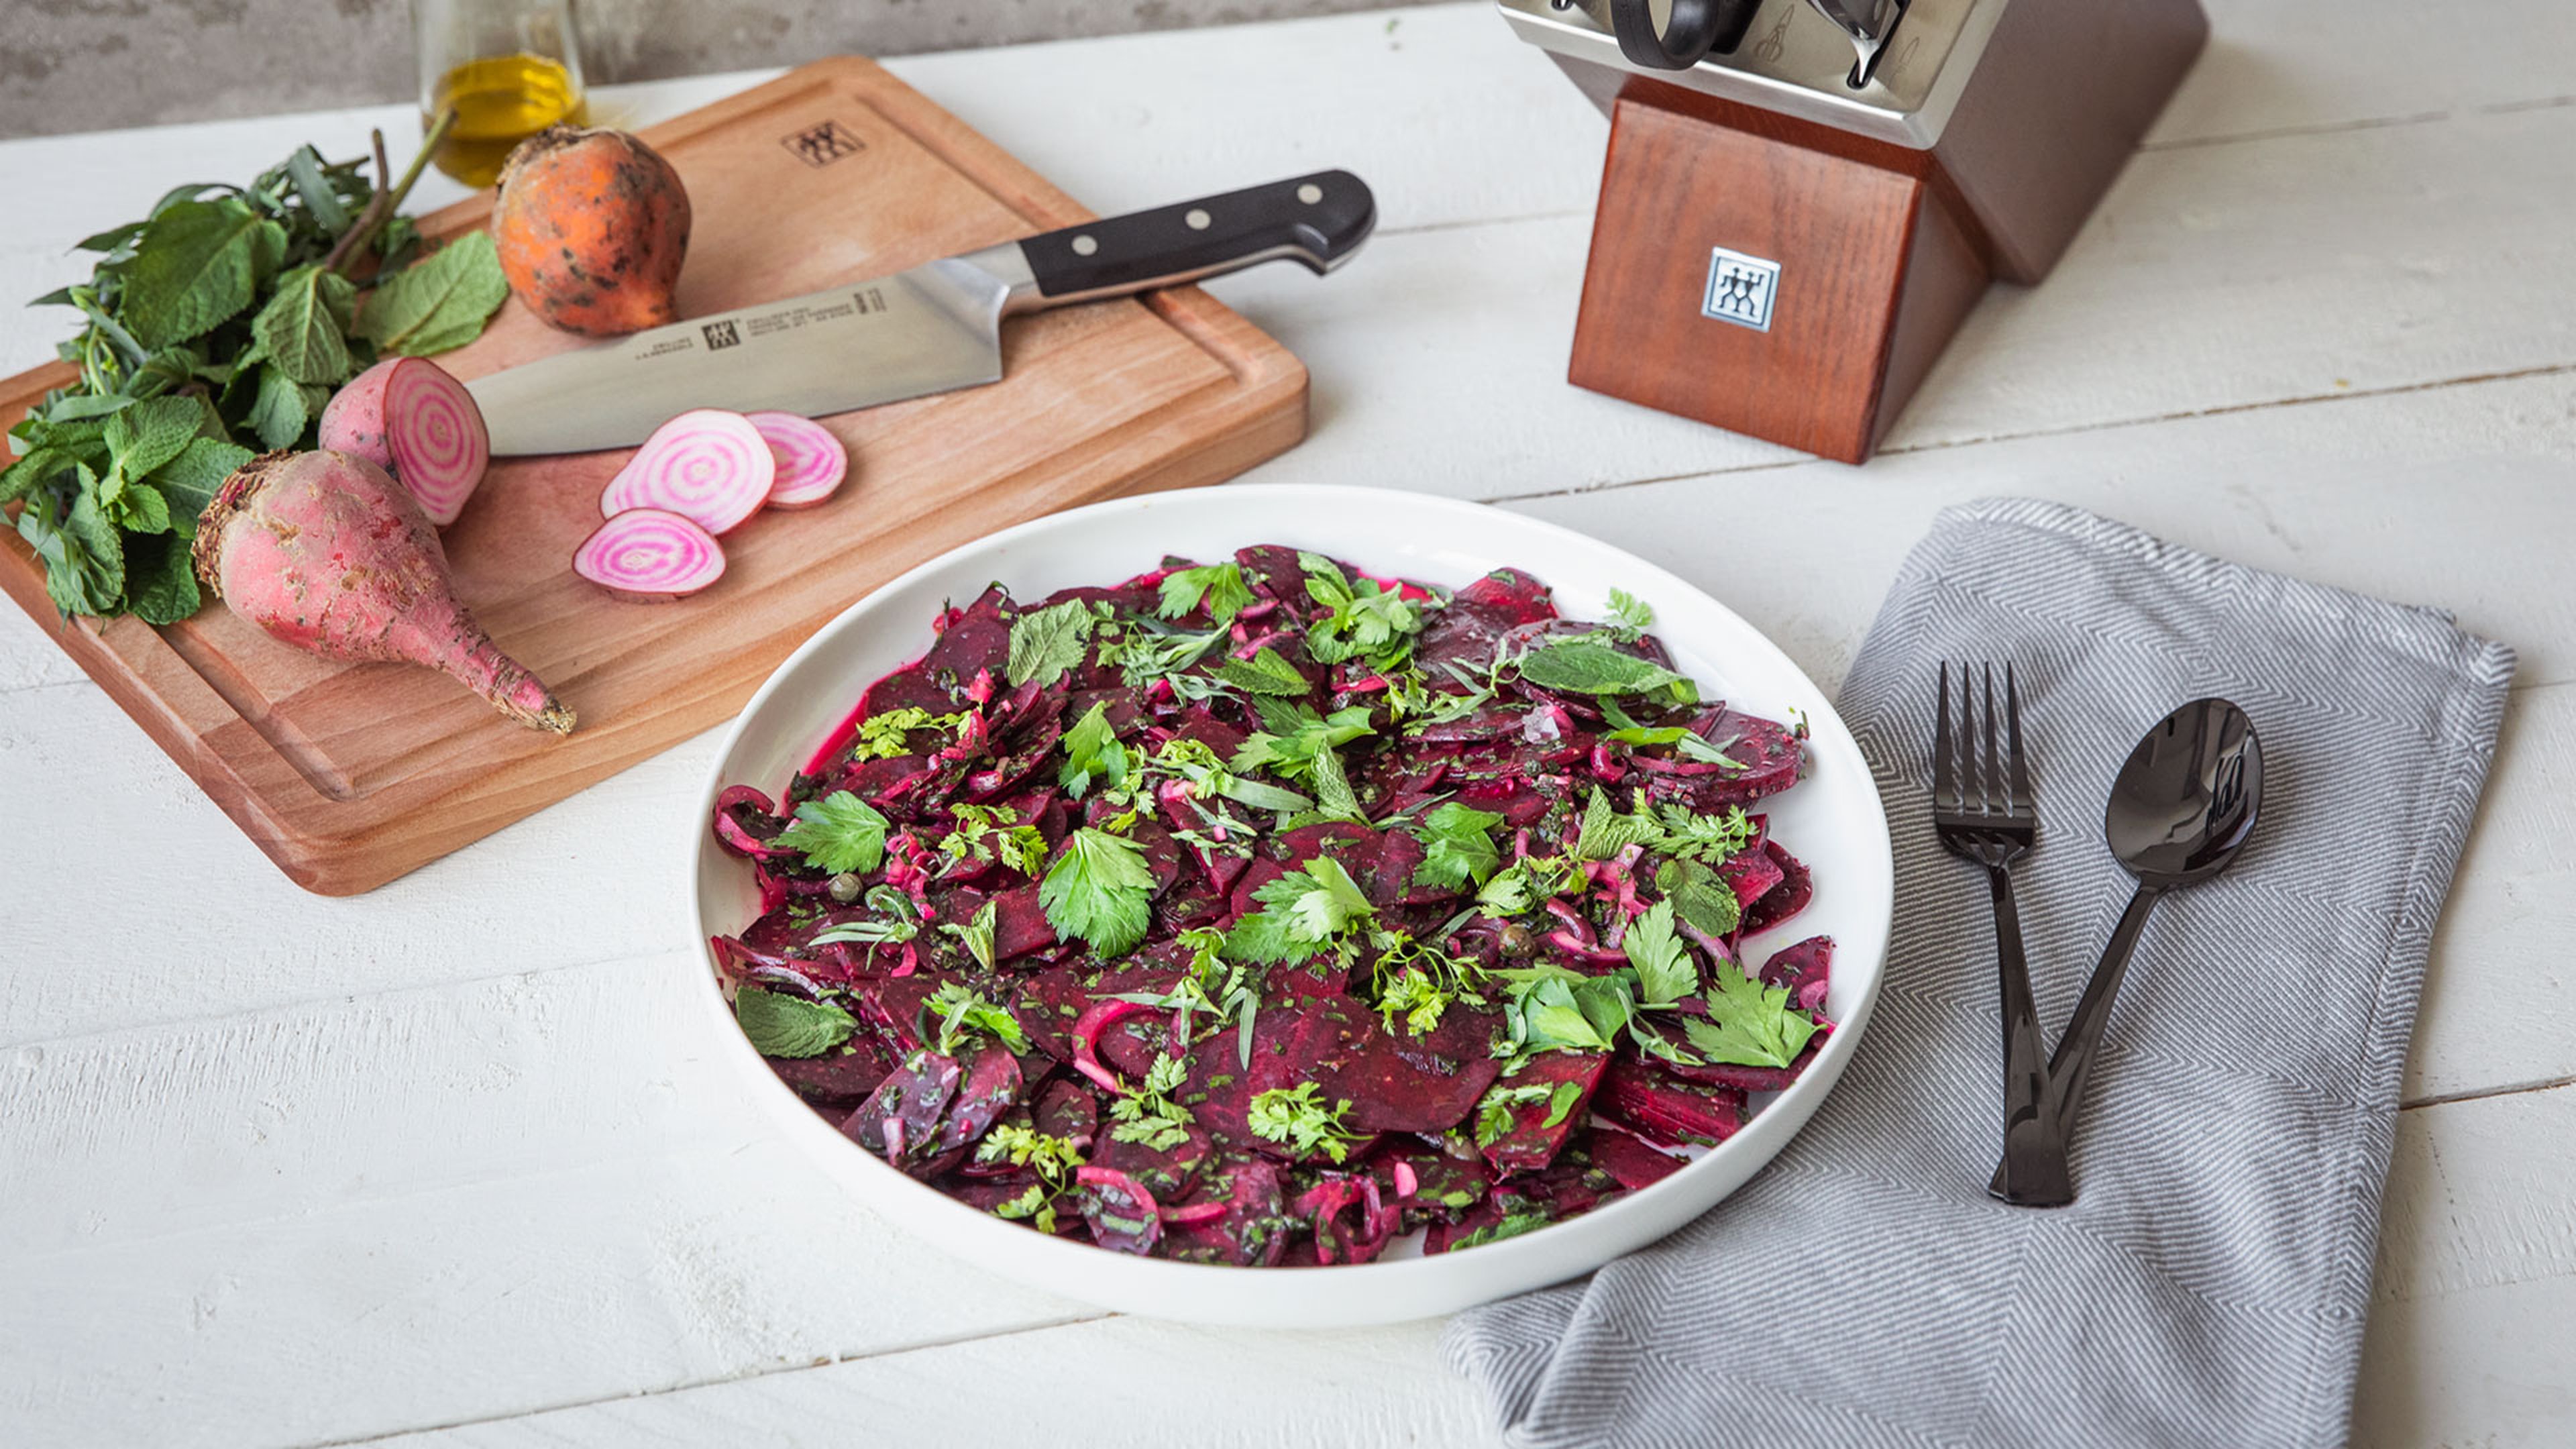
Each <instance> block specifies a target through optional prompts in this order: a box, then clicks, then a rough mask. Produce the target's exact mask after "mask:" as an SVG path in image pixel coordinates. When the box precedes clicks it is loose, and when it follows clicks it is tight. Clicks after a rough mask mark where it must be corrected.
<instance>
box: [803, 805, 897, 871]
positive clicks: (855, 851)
mask: <svg viewBox="0 0 2576 1449" xmlns="http://www.w3.org/2000/svg"><path fill="white" fill-rule="evenodd" d="M887 828H888V823H887V821H886V818H885V817H884V816H883V815H880V814H878V813H877V810H876V807H875V806H873V805H870V804H869V803H868V802H866V801H865V800H862V799H860V798H859V797H858V796H856V795H853V794H851V793H850V792H849V791H847V790H835V791H833V792H832V793H831V794H829V795H826V796H824V797H823V798H822V799H820V800H808V801H806V802H805V803H804V804H802V805H799V806H797V807H796V819H795V821H794V822H793V823H792V824H790V825H789V826H788V827H787V828H786V829H785V830H782V831H780V832H778V839H777V843H778V844H780V845H783V846H786V847H787V848H789V849H790V850H801V851H803V852H805V863H806V864H807V865H810V866H812V867H814V868H815V869H816V870H828V871H830V872H832V873H833V874H834V875H839V874H841V873H842V872H844V871H857V872H859V873H860V874H862V875H864V874H866V873H867V872H869V871H872V870H875V869H876V868H877V867H878V866H879V865H881V864H883V863H884V862H885V842H886V830H887Z"/></svg>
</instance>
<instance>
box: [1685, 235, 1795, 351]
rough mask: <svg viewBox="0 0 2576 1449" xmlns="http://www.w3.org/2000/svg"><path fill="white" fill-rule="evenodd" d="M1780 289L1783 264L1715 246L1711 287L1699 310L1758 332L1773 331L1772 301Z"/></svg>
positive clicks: (1710, 267)
mask: <svg viewBox="0 0 2576 1449" xmlns="http://www.w3.org/2000/svg"><path fill="white" fill-rule="evenodd" d="M1779 290H1780V264H1779V263H1778V262H1775V261H1771V260H1768V259H1767V258H1763V257H1756V256H1749V255H1747V254H1745V253H1743V252H1734V251H1728V250H1727V249H1726V248H1724V247H1711V248H1710V249H1709V258H1708V290H1707V292H1706V293H1704V294H1703V295H1702V296H1701V298H1700V304H1699V313H1700V315H1701V316H1703V317H1714V318H1716V319H1717V320H1718V321H1720V322H1732V323H1734V324H1735V325H1736V326H1738V327H1750V328H1752V329H1753V330H1754V331H1756V332H1768V331H1770V330H1771V303H1772V301H1773V300H1774V298H1775V297H1776V295H1777V294H1778V292H1779Z"/></svg>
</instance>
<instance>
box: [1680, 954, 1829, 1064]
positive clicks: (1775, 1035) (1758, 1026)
mask: <svg viewBox="0 0 2576 1449" xmlns="http://www.w3.org/2000/svg"><path fill="white" fill-rule="evenodd" d="M1788 1001H1789V988H1787V987H1785V986H1771V987H1765V986H1764V985H1763V984H1762V983H1761V982H1759V981H1757V980H1753V979H1751V978H1749V977H1747V976H1746V975H1745V974H1744V973H1743V972H1742V971H1739V970H1737V969H1736V967H1735V963H1734V962H1732V961H1720V962H1718V963H1717V971H1716V972H1715V974H1714V977H1713V989H1712V990H1711V991H1710V992H1709V993H1708V1018H1707V1019H1706V1020H1704V1021H1703V1020H1701V1019H1700V1018H1698V1017H1687V1018H1684V1019H1683V1021H1682V1032H1683V1034H1684V1035H1686V1036H1688V1037H1689V1038H1690V1043H1691V1045H1692V1046H1695V1047H1697V1048H1699V1050H1700V1051H1701V1053H1702V1054H1703V1055H1705V1056H1706V1057H1707V1058H1708V1059H1709V1060H1710V1061H1712V1062H1725V1063H1730V1064H1732V1065H1735V1066H1742V1067H1785V1066H1787V1065H1789V1064H1790V1063H1791V1062H1793V1061H1796V1060H1797V1058H1798V1053H1799V1052H1801V1051H1803V1050H1805V1048H1806V1045H1807V1039H1808V1038H1810V1037H1812V1036H1814V1035H1815V1034H1816V1023H1815V1022H1814V1021H1813V1020H1811V1019H1809V1018H1808V1017H1807V1016H1806V1014H1805V1013H1803V1012H1798V1011H1792V1010H1790V1009H1789V1006H1788Z"/></svg>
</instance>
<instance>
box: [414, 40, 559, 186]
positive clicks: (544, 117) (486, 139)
mask: <svg viewBox="0 0 2576 1449" xmlns="http://www.w3.org/2000/svg"><path fill="white" fill-rule="evenodd" d="M449 106H454V107H455V108H456V125H455V127H454V128H453V129H452V130H450V131H449V132H448V133H447V143H446V144H445V145H443V146H441V147H439V148H438V156H437V164H438V169H439V170H441V171H444V172H446V173H447V174H448V175H450V176H453V177H455V178H456V179H457V180H459V181H462V182H464V183H465V184H466V185H468V186H489V185H491V184H492V183H493V182H494V181H496V180H498V179H499V178H500V175H501V162H502V160H503V159H504V158H506V157H507V156H508V155H509V154H510V148H512V147H514V146H516V145H518V144H519V143H520V142H521V141H524V140H526V139H528V138H529V137H530V136H533V135H535V134H536V133H538V132H539V131H542V130H544V129H545V128H546V127H548V126H551V125H554V124H556V123H557V122H564V123H569V124H571V125H575V126H578V125H582V124H584V123H585V122H586V121H587V120H588V118H589V108H588V106H587V105H586V104H585V103H584V101H583V98H582V94H581V82H580V81H578V80H576V79H574V77H573V75H572V73H571V72H570V71H569V70H567V69H566V68H565V66H564V64H563V62H561V61H559V60H549V59H547V58H546V57H544V56H542V55H495V56H487V57H485V58H483V59H481V60H469V61H467V62H465V63H464V64H463V65H460V66H458V67H456V68H455V69H454V70H451V71H449V72H448V73H447V74H446V75H445V76H444V77H442V78H441V79H440V80H439V83H438V85H437V87H436V89H435V90H433V91H432V92H431V94H430V102H429V107H428V110H427V112H426V113H425V114H424V115H423V116H422V118H421V124H422V126H423V127H424V128H426V127H427V126H428V125H430V124H431V123H432V121H434V120H435V118H436V117H437V115H438V113H439V112H440V111H442V110H445V109H446V108H448V107H449Z"/></svg>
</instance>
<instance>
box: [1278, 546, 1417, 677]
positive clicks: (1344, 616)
mask: <svg viewBox="0 0 2576 1449" xmlns="http://www.w3.org/2000/svg"><path fill="white" fill-rule="evenodd" d="M1297 564H1298V566H1299V567H1300V568H1303V569H1304V570H1305V571H1306V595H1307V597H1308V598H1311V599H1313V600H1314V601H1315V602H1316V603H1318V604H1321V605H1323V606H1324V607H1325V608H1326V609H1327V610H1329V611H1330V612H1329V613H1327V614H1325V615H1324V616H1323V617H1322V618H1319V619H1317V620H1316V621H1315V622H1314V624H1313V625H1312V626H1311V627H1309V628H1308V629H1307V631H1306V652H1307V653H1309V654H1312V655H1314V656H1315V658H1317V659H1318V660H1321V661H1322V662H1324V663H1326V664H1339V663H1341V662H1342V661H1343V660H1345V659H1352V658H1358V657H1361V656H1365V657H1366V660H1367V662H1368V664H1369V667H1370V668H1372V669H1376V670H1378V671H1380V672H1384V671H1386V670H1389V669H1393V668H1395V667H1397V666H1399V665H1401V664H1402V663H1403V662H1404V656H1405V655H1406V654H1407V653H1408V652H1409V651H1410V649H1411V647H1412V636H1413V635H1415V634H1418V633H1421V632H1422V623H1423V617H1422V609H1421V606H1420V605H1418V604H1416V603H1414V602H1413V601H1412V600H1410V599H1407V598H1405V597H1404V591H1403V588H1402V586H1401V585H1393V586H1390V585H1386V584H1381V583H1379V582H1378V581H1376V580H1375V579H1359V580H1357V581H1354V580H1352V579H1351V578H1349V577H1348V576H1346V575H1345V574H1343V572H1342V566H1341V565H1340V564H1337V563H1335V562H1333V561H1332V560H1331V559H1328V558H1326V557H1324V556H1323V555H1322V554H1319V553H1300V554H1299V555H1297Z"/></svg>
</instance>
